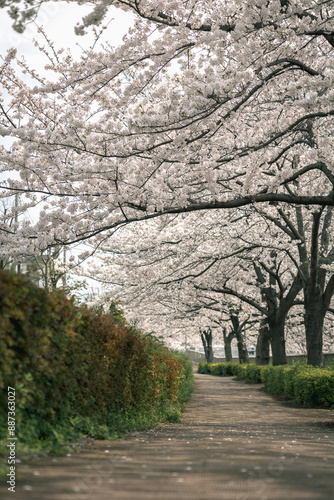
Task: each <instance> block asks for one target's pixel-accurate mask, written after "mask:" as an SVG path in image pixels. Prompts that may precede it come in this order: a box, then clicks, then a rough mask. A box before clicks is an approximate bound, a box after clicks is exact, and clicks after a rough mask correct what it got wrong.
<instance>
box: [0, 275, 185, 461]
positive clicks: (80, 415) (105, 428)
mask: <svg viewBox="0 0 334 500" xmlns="http://www.w3.org/2000/svg"><path fill="white" fill-rule="evenodd" d="M0 352H1V357H0V441H1V440H2V445H1V446H3V445H4V443H5V440H6V438H7V409H8V408H7V388H8V387H14V388H15V390H16V415H15V417H16V435H17V438H18V443H20V446H22V447H23V448H24V446H25V445H26V446H27V449H31V448H34V447H35V446H36V447H41V448H42V449H52V448H53V447H54V445H55V444H57V443H58V444H59V443H62V442H68V441H71V440H74V439H77V438H78V437H80V435H82V434H89V435H90V436H91V437H97V438H111V437H116V436H118V435H121V434H122V433H124V432H128V431H131V430H135V429H143V428H146V427H150V426H154V425H156V424H158V423H159V422H162V421H177V420H178V419H179V418H180V415H181V411H182V409H183V404H184V402H185V401H186V400H187V399H188V398H189V396H190V393H191V391H192V388H193V370H192V364H191V362H190V361H189V360H187V359H186V358H185V357H184V356H183V355H181V354H179V353H176V352H172V351H170V350H168V349H167V348H166V347H164V346H163V345H162V344H161V343H160V342H158V341H157V340H155V339H154V338H152V337H150V336H146V335H145V334H144V333H142V332H141V331H139V330H138V329H136V328H134V327H132V326H130V325H128V324H127V323H126V321H125V319H122V318H121V319H120V318H119V317H118V316H117V317H115V315H113V314H112V313H109V314H102V313H101V312H98V311H96V310H92V309H89V308H87V307H83V306H77V305H75V304H74V302H73V300H72V299H69V298H67V297H66V296H65V295H64V294H63V293H62V292H60V291H55V292H52V293H49V292H47V291H46V290H44V289H40V288H38V287H36V286H35V285H33V284H32V283H31V282H30V281H29V280H28V279H27V278H26V277H25V276H23V275H19V274H16V275H15V274H11V273H8V272H4V271H0ZM1 449H2V448H1ZM0 452H1V450H0Z"/></svg>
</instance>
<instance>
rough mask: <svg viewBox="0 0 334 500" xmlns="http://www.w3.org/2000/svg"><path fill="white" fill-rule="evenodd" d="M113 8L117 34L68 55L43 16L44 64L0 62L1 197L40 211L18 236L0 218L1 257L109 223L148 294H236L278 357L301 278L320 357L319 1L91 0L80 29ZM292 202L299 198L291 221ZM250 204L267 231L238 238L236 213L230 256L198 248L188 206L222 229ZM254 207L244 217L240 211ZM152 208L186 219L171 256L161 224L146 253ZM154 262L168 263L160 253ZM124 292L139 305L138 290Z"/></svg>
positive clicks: (322, 100) (327, 95) (326, 304)
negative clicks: (125, 16)
mask: <svg viewBox="0 0 334 500" xmlns="http://www.w3.org/2000/svg"><path fill="white" fill-rule="evenodd" d="M79 3H82V2H79ZM111 3H112V5H113V6H114V7H116V8H119V9H122V10H125V11H128V12H132V13H133V14H134V16H135V22H134V25H133V28H132V29H131V30H130V31H129V33H128V34H127V35H126V36H125V37H124V39H123V42H122V44H121V45H120V46H119V47H117V48H115V49H112V48H111V47H109V46H105V47H103V48H102V49H101V48H98V46H97V45H94V44H93V45H92V47H91V49H90V50H87V51H85V52H83V53H82V56H81V58H79V59H78V60H75V59H73V57H72V56H71V55H70V54H69V53H68V52H65V51H62V50H60V51H57V50H56V49H55V47H54V46H53V44H52V42H51V41H50V40H49V39H48V36H47V34H46V33H43V30H42V29H41V33H42V34H44V37H45V47H40V49H41V57H44V58H45V60H46V67H45V71H44V72H43V74H38V73H37V72H36V71H35V70H34V69H33V68H30V67H29V66H28V64H27V63H26V62H25V61H24V60H18V59H17V58H16V54H15V51H14V50H11V51H9V52H8V53H7V55H6V56H3V58H2V64H1V68H0V85H1V95H0V135H1V136H3V137H7V138H9V139H10V140H11V141H13V142H12V146H11V147H10V150H8V148H6V147H2V148H1V150H0V166H1V179H2V181H1V184H0V189H1V195H2V196H3V197H8V196H10V195H13V194H20V195H21V196H22V197H24V206H23V208H26V209H28V208H29V207H30V208H31V207H37V208H38V211H39V219H38V220H37V221H36V222H34V223H31V222H29V221H24V223H22V224H20V226H19V227H18V228H16V229H15V231H14V230H13V228H12V227H11V226H10V224H9V222H8V217H3V218H2V219H1V232H0V252H1V255H0V259H1V258H4V256H5V255H8V254H14V253H15V252H20V253H21V254H24V255H26V256H28V255H31V254H38V253H40V252H42V251H44V250H46V249H47V248H48V247H52V246H56V245H59V244H62V245H70V244H73V243H78V242H82V241H89V242H90V243H91V244H92V245H93V247H94V248H95V249H98V248H102V247H104V248H107V247H108V244H107V242H108V241H109V240H112V239H114V238H116V237H117V236H118V234H119V233H120V232H121V231H122V233H123V235H127V236H128V238H129V244H130V246H131V247H132V250H130V249H128V250H127V254H128V256H130V255H132V256H133V255H135V256H137V253H136V252H137V250H136V246H137V244H138V240H139V239H141V240H142V241H141V242H140V243H139V246H140V248H141V250H140V252H139V253H138V256H140V257H141V258H142V262H141V261H140V260H137V262H136V270H137V271H138V269H140V270H141V272H140V275H141V277H142V280H143V283H146V285H145V293H148V291H149V290H152V291H153V290H154V293H157V294H158V298H157V302H159V301H160V302H161V303H162V304H163V306H164V307H165V306H166V303H167V301H170V303H169V304H168V307H169V308H172V309H175V310H177V308H178V304H177V302H178V301H180V297H181V298H182V301H181V303H182V304H184V303H185V302H186V301H187V300H190V298H192V297H194V295H195V296H196V292H195V291H196V289H197V290H201V291H203V290H208V291H210V293H212V294H213V295H214V294H223V295H226V294H228V295H229V294H230V295H233V296H235V297H237V298H239V299H242V300H243V301H244V303H246V304H248V305H249V306H251V307H253V308H254V309H256V310H257V311H258V312H259V313H260V314H262V324H261V329H260V330H261V334H260V339H262V340H261V342H262V341H263V346H264V349H267V347H266V346H267V345H268V343H267V342H266V339H267V340H268V339H271V342H272V348H273V353H274V352H275V354H274V357H275V359H276V360H277V362H278V360H279V362H284V359H285V358H284V355H285V354H284V353H285V347H284V338H285V337H284V333H283V326H282V325H284V321H285V319H286V318H287V317H288V315H289V314H290V311H291V308H292V307H295V305H294V304H295V302H296V299H297V298H299V297H298V294H299V292H300V291H301V290H303V292H304V300H303V304H304V308H305V326H306V329H307V331H308V332H309V333H308V334H307V348H308V352H309V353H311V352H314V353H315V352H316V353H317V354H314V355H312V356H311V354H309V362H311V363H313V364H319V362H320V358H319V353H320V352H321V345H322V344H321V340H319V339H320V338H322V328H323V323H324V320H325V317H326V314H327V312H328V311H329V309H330V302H331V299H332V295H333V286H334V281H333V279H332V276H331V273H332V267H331V266H332V261H331V258H332V257H331V256H332V253H331V252H332V251H331V248H332V247H331V242H330V241H329V233H330V228H331V224H332V222H331V221H332V219H331V217H332V216H331V210H330V208H328V207H332V206H333V205H334V191H333V186H334V167H333V157H334V155H333V153H334V151H333V116H334V109H333V100H334V97H333V96H334V94H333V80H334V73H333V68H334V65H333V58H332V55H333V47H334V22H333V19H334V17H333V5H332V3H331V2H328V1H325V0H323V1H320V0H318V1H317V0H303V1H302V0H269V1H267V0H266V1H264V0H257V1H256V2H255V3H254V2H248V1H246V0H240V1H238V2H237V1H227V0H210V1H208V0H196V1H195V0H193V1H191V2H188V1H187V2H174V1H172V0H167V1H166V2H163V3H162V2H160V1H159V0H142V1H140V2H139V1H137V0H116V1H114V2H108V1H107V2H101V3H97V4H96V6H95V8H94V11H93V13H92V15H90V16H87V18H86V19H84V20H83V21H82V26H78V28H77V32H78V33H80V32H82V31H83V30H84V29H85V28H87V27H88V26H90V25H91V24H99V23H101V22H102V20H103V18H104V16H105V15H106V12H107V9H108V6H109V5H110V4H111ZM18 5H19V3H17V2H11V1H10V0H3V1H2V2H1V3H0V6H3V7H10V8H11V9H12V17H13V19H14V20H15V19H16V20H17V23H18V24H17V27H18V29H21V28H22V27H23V24H24V22H25V21H26V20H28V19H29V18H31V17H32V16H33V15H35V12H36V8H38V5H39V3H35V2H34V1H33V0H32V1H31V2H30V1H29V0H27V1H26V2H25V4H24V5H26V6H27V7H28V10H27V11H22V10H20V8H19V7H18ZM29 9H30V11H29ZM21 12H23V14H22V16H21ZM20 16H21V17H20ZM20 19H21V20H20ZM20 27H21V28H20ZM102 29H104V28H102ZM287 203H289V204H294V205H295V206H297V208H296V214H295V215H294V216H293V217H294V218H295V219H294V220H293V221H290V219H289V216H288V215H286V214H287V212H286V210H287V209H286V207H287V205H286V204H287ZM277 204H278V205H277ZM302 206H305V207H309V208H310V209H311V207H313V209H312V210H313V211H312V210H310V211H309V212H305V210H308V209H305V210H304V211H303V212H302V210H303V209H302V208H301V207H302ZM247 207H256V209H257V210H258V212H257V213H258V214H259V215H260V216H261V217H265V220H266V221H267V224H268V225H269V224H273V225H274V226H276V235H275V233H274V232H272V235H273V236H272V237H273V241H272V242H269V241H260V240H261V235H262V233H261V234H260V233H259V232H258V233H257V236H256V237H255V239H256V242H255V243H254V241H250V240H247V242H246V243H245V241H244V240H243V239H242V237H243V231H246V233H247V232H248V233H249V229H246V230H245V229H239V228H238V229H237V230H235V229H234V227H235V226H234V225H233V226H231V231H234V230H235V232H236V237H235V241H234V243H233V242H232V240H231V239H229V241H231V244H232V246H231V248H230V249H229V251H226V248H224V244H223V243H222V242H219V244H217V243H215V245H214V249H215V250H214V252H212V250H210V249H208V245H207V244H205V241H204V242H203V241H202V242H201V243H200V246H199V251H198V249H197V245H198V240H197V238H196V237H194V232H196V231H199V234H201V235H205V234H208V233H206V232H205V231H208V229H205V228H201V227H200V226H201V225H202V221H201V218H200V214H204V216H205V217H206V216H207V214H208V212H210V213H211V214H212V217H215V216H217V217H219V221H220V224H224V223H225V222H226V221H227V223H228V224H229V223H230V220H229V217H228V216H225V215H221V214H224V213H225V212H226V213H229V212H227V211H228V210H229V209H231V210H232V209H235V211H234V212H233V213H234V217H237V218H238V217H240V218H241V219H242V220H243V222H244V221H245V220H246V217H245V214H246V212H247V210H248V209H247ZM275 210H276V211H277V213H276V215H275V216H273V215H272V211H275ZM280 210H281V213H280ZM249 213H250V214H252V215H251V219H250V220H251V222H250V224H252V223H253V219H252V217H253V214H254V213H255V212H254V211H253V208H251V209H250V211H249ZM301 213H303V217H306V219H307V224H308V226H307V230H306V229H305V228H304V229H301V225H303V221H301V218H300V217H301V216H300V215H298V214H301ZM306 213H308V215H305V214H306ZM185 214H188V216H187V217H186V215H185ZM196 214H197V215H196ZM217 214H219V216H218V215H217ZM277 214H278V215H277ZM312 214H313V215H312ZM192 216H193V218H191V217H192ZM14 217H15V214H14ZM182 217H185V219H182ZM273 217H275V218H276V220H272V218H273ZM155 219H160V220H161V221H162V222H161V224H162V225H163V224H166V225H168V229H170V228H171V230H172V229H173V223H174V221H175V220H187V221H188V223H189V221H190V225H189V227H188V228H187V229H186V230H184V234H182V236H180V235H179V236H178V237H180V238H181V241H183V242H184V243H186V242H188V243H191V244H190V245H189V246H188V248H186V247H185V245H183V246H182V245H181V246H180V247H179V248H181V251H179V250H178V251H177V252H179V254H178V253H176V255H175V252H174V250H175V249H176V245H178V241H177V240H175V239H173V236H172V237H171V241H168V240H167V241H168V244H167V243H163V241H161V242H160V243H161V244H160V243H159V245H156V244H155V242H153V244H152V237H153V234H149V237H150V240H151V241H150V244H149V245H147V248H148V250H147V256H148V255H150V258H151V264H150V266H148V265H147V260H146V257H145V255H144V253H143V252H144V248H143V244H144V243H145V241H146V239H145V238H146V236H145V234H143V233H145V230H142V227H143V226H142V223H145V224H146V225H147V227H148V232H150V230H151V228H152V227H153V226H152V225H151V223H152V222H153V221H154V220H155ZM309 219H310V220H309ZM206 220H207V221H208V220H210V217H208V219H206ZM303 220H304V219H303ZM192 221H193V222H192ZM289 221H290V222H291V223H290V222H289ZM310 221H311V222H310ZM159 224H160V223H159V222H158V225H159ZM254 224H255V222H254ZM131 225H132V226H133V228H131ZM209 226H210V230H211V233H210V238H209V240H210V242H211V243H212V242H213V241H214V237H215V235H217V237H218V238H222V233H221V232H220V231H219V228H218V225H217V224H214V223H209ZM292 226H293V227H292ZM257 227H259V226H257ZM261 227H263V226H261ZM303 227H304V226H303ZM127 228H129V229H127ZM324 228H325V229H324ZM258 231H259V230H258ZM260 231H262V229H261V230H260ZM271 231H272V230H271ZM303 231H304V233H305V235H304V234H303ZM269 232H270V231H268V234H269ZM146 234H147V233H146ZM252 234H256V232H255V233H252ZM282 235H284V237H282ZM125 237H126V236H125ZM164 237H165V236H164ZM237 240H239V243H236V241H237ZM253 240H254V238H253ZM300 242H301V243H300ZM163 244H165V245H166V249H167V252H162V254H161V248H162V247H161V245H163ZM309 244H310V245H311V246H310V247H309V248H310V250H305V249H307V248H308V247H307V245H309ZM319 245H320V246H319ZM211 246H212V245H211ZM116 247H117V245H116ZM154 247H156V248H158V247H159V252H160V253H159V254H157V255H156V256H155V257H153V256H152V248H154ZM173 248H174V250H173ZM319 248H320V250H319ZM322 249H324V250H322ZM194 251H195V255H194V257H195V258H194V259H192V255H191V252H193V253H194ZM130 252H132V254H130ZM272 252H276V255H277V257H275V256H274V254H272ZM307 252H309V256H310V261H307V257H308V254H307ZM319 252H320V253H319ZM322 255H323V256H324V257H322ZM121 256H122V259H123V260H124V267H125V268H126V269H127V270H129V266H130V267H131V266H132V269H133V266H134V264H131V262H130V260H129V259H128V258H127V256H126V255H121ZM161 259H162V261H163V263H169V266H170V269H169V271H168V269H166V266H164V265H163V266H155V264H157V262H158V261H159V260H161ZM275 259H276V263H275ZM227 262H229V266H230V267H229V266H226V265H225V263H227ZM288 262H290V264H289V265H288ZM291 262H292V264H291ZM246 263H247V265H246ZM289 269H291V270H292V274H290V275H289V273H288V271H289ZM119 270H120V266H119V265H118V271H119ZM153 270H154V271H153ZM227 271H228V272H230V273H231V276H230V275H227V274H226V273H227ZM153 272H157V273H158V274H157V276H152V273H153ZM111 274H112V275H113V278H112V279H113V280H114V282H115V283H116V284H115V285H114V286H116V287H117V280H119V282H121V283H122V285H124V284H126V283H127V284H128V285H129V290H131V294H132V299H131V300H132V301H133V303H134V302H135V298H136V297H135V294H133V293H132V292H133V291H134V290H135V288H133V280H132V278H129V276H130V275H129V276H128V277H127V276H123V275H122V276H120V277H117V276H115V274H114V273H111ZM130 274H131V273H130ZM123 278H124V279H123ZM173 283H174V285H173ZM177 284H179V288H177V287H178V285H177ZM158 285H159V286H158ZM170 290H172V291H170ZM175 290H177V293H176V291H175ZM194 290H195V291H194ZM232 292H233V293H232ZM129 293H130V291H129ZM136 293H137V299H138V301H139V300H141V299H142V298H143V292H141V291H140V290H138V288H137V292H136ZM299 300H301V299H299ZM311 331H313V333H310V332H311Z"/></svg>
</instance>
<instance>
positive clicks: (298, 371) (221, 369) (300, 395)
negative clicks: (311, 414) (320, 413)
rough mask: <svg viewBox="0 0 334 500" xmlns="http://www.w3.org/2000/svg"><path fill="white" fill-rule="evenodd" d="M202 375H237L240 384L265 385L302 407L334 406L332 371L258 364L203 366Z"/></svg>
mask: <svg viewBox="0 0 334 500" xmlns="http://www.w3.org/2000/svg"><path fill="white" fill-rule="evenodd" d="M198 371H199V373H211V374H212V375H220V376H228V375H234V376H236V377H237V379H238V380H247V381H251V382H255V383H260V382H263V384H264V390H265V391H266V392H269V393H271V394H278V395H282V396H284V397H286V398H288V399H291V400H292V401H295V402H297V403H299V404H302V405H303V406H314V407H319V408H331V407H333V406H334V370H333V367H328V368H315V367H312V366H307V365H305V364H294V365H282V366H271V365H267V366H259V365H256V364H255V363H246V364H239V363H212V364H209V365H208V364H207V363H200V366H199V369H198Z"/></svg>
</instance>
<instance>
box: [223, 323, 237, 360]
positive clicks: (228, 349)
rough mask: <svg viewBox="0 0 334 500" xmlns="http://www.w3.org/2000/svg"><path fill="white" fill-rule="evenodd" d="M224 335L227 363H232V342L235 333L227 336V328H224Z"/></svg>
mask: <svg viewBox="0 0 334 500" xmlns="http://www.w3.org/2000/svg"><path fill="white" fill-rule="evenodd" d="M223 334H224V347H225V359H226V362H230V361H232V348H231V342H232V340H233V338H234V333H233V331H231V332H230V333H229V334H228V335H227V333H226V328H223Z"/></svg>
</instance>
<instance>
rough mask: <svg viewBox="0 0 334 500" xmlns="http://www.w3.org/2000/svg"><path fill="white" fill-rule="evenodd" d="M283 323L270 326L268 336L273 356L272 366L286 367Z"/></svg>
mask: <svg viewBox="0 0 334 500" xmlns="http://www.w3.org/2000/svg"><path fill="white" fill-rule="evenodd" d="M284 323H285V321H284V320H283V321H281V322H280V323H277V322H275V323H273V324H271V325H270V330H269V336H270V344H271V351H272V355H273V366H278V365H286V363H287V360H286V353H285V336H284Z"/></svg>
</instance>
